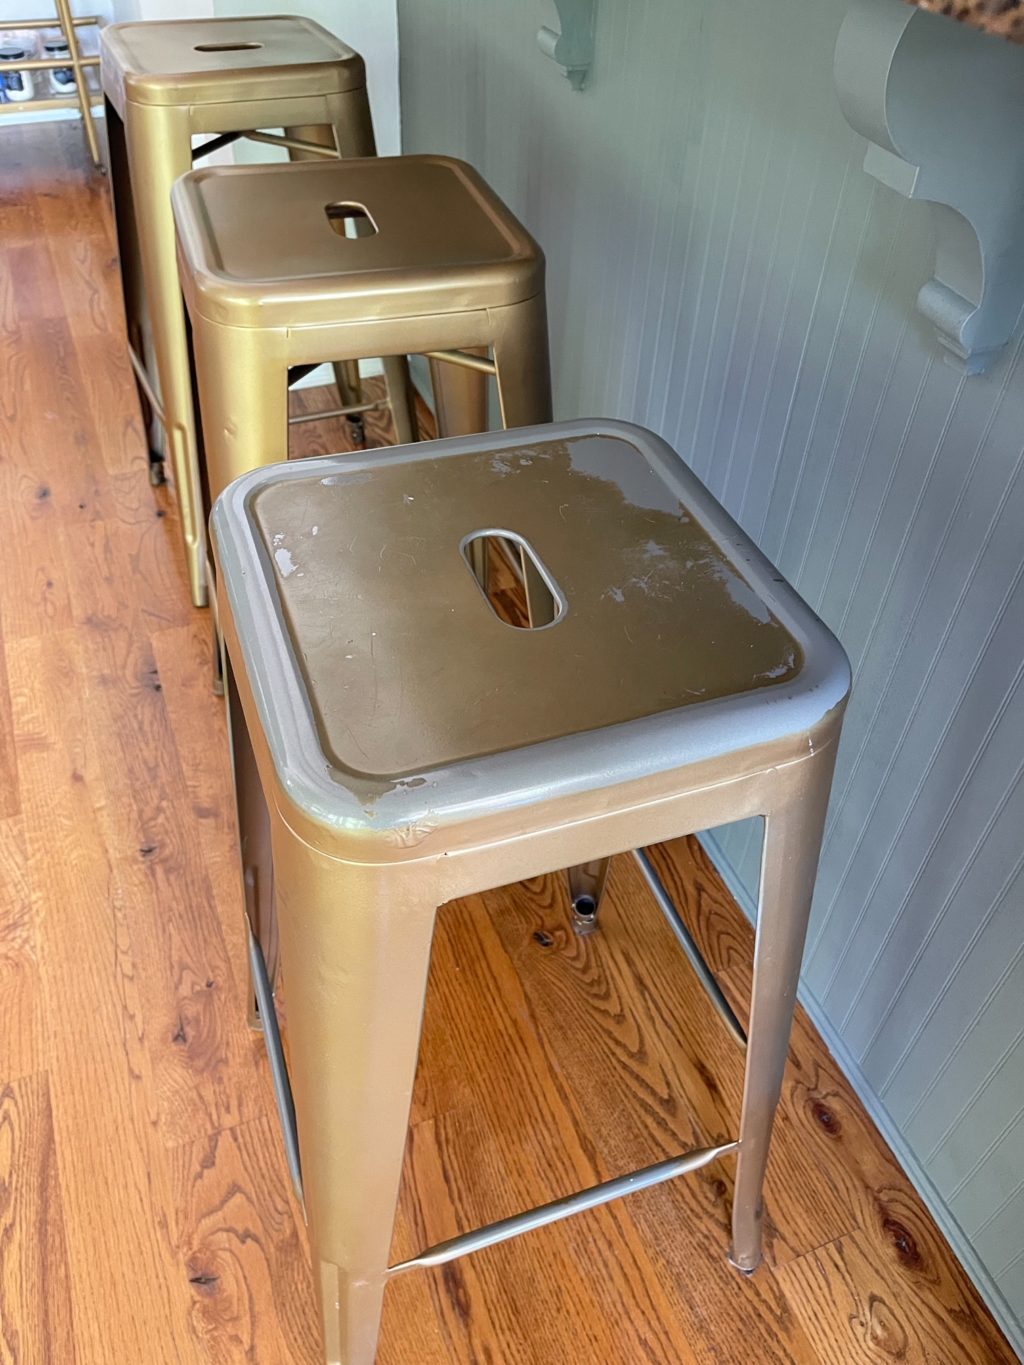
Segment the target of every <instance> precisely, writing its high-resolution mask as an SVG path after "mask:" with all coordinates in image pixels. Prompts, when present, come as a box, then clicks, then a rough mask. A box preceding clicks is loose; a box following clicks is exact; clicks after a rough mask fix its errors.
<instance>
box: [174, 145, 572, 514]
mask: <svg viewBox="0 0 1024 1365" xmlns="http://www.w3.org/2000/svg"><path fill="white" fill-rule="evenodd" d="M172 200H173V207H174V216H175V220H176V222H177V227H178V252H179V267H180V273H181V283H182V289H183V292H184V295H185V300H186V303H187V305H188V312H189V317H190V319H191V323H192V339H193V344H194V348H195V365H196V375H197V380H198V385H199V400H200V409H201V412H202V424H203V442H204V448H205V458H206V467H207V473H208V476H209V481H210V492H211V495H212V497H214V498H216V496H217V495H218V493H220V491H221V490H222V489H223V488H224V487H225V486H226V485H227V484H228V483H230V481H231V480H232V479H234V478H237V477H238V475H240V474H243V473H245V472H246V471H247V470H249V469H252V468H254V467H255V466H257V465H261V464H270V463H272V462H273V461H276V460H280V459H281V458H282V457H283V453H284V451H285V450H286V448H287V447H286V442H285V436H286V432H287V421H288V405H287V390H286V387H285V380H286V375H287V373H288V370H289V368H290V367H292V366H295V365H306V364H317V363H319V362H321V361H323V360H327V359H331V358H334V359H339V358H340V359H352V360H356V359H360V358H362V357H364V356H371V355H393V354H396V353H397V354H401V355H407V354H412V353H414V352H415V353H424V354H428V355H432V356H434V357H439V358H441V359H442V360H446V361H448V362H450V363H453V364H458V365H462V366H466V367H469V368H471V369H473V370H475V371H478V372H481V371H482V372H485V373H489V374H494V375H495V376H496V378H497V387H498V395H499V399H500V403H501V412H502V418H503V421H504V425H505V426H524V425H527V424H529V423H532V422H543V421H547V420H549V418H550V416H551V381H550V376H549V372H548V343H547V318H546V312H545V303H544V257H543V254H542V253H541V250H540V248H539V247H538V246H537V244H536V242H534V240H533V239H532V238H531V237H530V235H529V233H528V232H527V231H526V229H525V228H524V227H523V226H522V224H520V223H519V222H518V220H517V219H516V218H515V217H513V215H512V213H511V212H510V211H509V210H508V209H507V208H506V207H505V205H504V204H503V203H502V202H501V200H500V199H499V198H498V197H497V195H495V194H494V192H493V191H492V190H491V189H489V188H488V186H487V185H486V184H485V183H484V181H483V180H482V179H481V178H480V176H479V175H478V174H477V173H476V172H475V171H474V170H473V169H472V167H470V166H467V165H466V164H465V163H464V162H461V161H454V160H451V159H450V158H447V157H439V156H400V157H381V158H378V159H376V160H362V161H349V162H339V161H335V162H317V163H311V162H306V163H302V164H299V165H263V166H232V167H211V168H210V169H208V170H199V171H193V172H191V173H190V174H189V175H186V176H183V177H182V179H181V180H179V181H178V183H177V184H176V185H175V187H174V193H173V196H172ZM267 204H275V205H278V206H280V211H279V212H275V213H270V212H266V211H261V206H264V205H267ZM481 347H486V348H489V349H490V350H491V351H492V353H493V359H488V358H487V357H486V356H480V355H475V354H472V353H470V348H481ZM382 348H383V349H382Z"/></svg>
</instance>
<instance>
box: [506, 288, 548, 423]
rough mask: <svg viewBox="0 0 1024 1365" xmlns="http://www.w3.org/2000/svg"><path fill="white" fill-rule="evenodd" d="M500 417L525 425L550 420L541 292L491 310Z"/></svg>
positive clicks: (545, 313) (546, 337) (545, 318)
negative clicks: (504, 306) (496, 309)
mask: <svg viewBox="0 0 1024 1365" xmlns="http://www.w3.org/2000/svg"><path fill="white" fill-rule="evenodd" d="M491 317H492V320H493V322H494V325H495V334H494V340H493V344H492V350H493V353H494V365H495V369H496V371H497V380H498V398H499V400H500V402H501V421H502V425H503V426H505V427H528V426H533V425H534V424H535V423H538V422H550V421H551V368H550V364H549V360H548V323H547V311H546V309H545V306H544V296H543V294H541V295H538V296H537V297H536V298H533V299H529V300H528V301H527V302H526V303H518V304H516V305H515V306H514V307H511V308H503V309H500V310H499V311H497V312H495V313H492V315H491Z"/></svg>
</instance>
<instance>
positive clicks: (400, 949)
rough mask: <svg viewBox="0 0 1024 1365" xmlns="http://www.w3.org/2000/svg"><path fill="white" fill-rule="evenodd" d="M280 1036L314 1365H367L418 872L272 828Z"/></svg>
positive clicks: (424, 934)
mask: <svg viewBox="0 0 1024 1365" xmlns="http://www.w3.org/2000/svg"><path fill="white" fill-rule="evenodd" d="M274 853H275V858H276V875H277V881H276V885H277V895H278V911H279V923H280V933H281V951H282V964H283V968H284V972H285V975H286V977H287V980H288V981H289V982H291V983H295V988H294V993H293V994H291V995H290V996H289V999H288V1041H289V1054H290V1058H291V1070H292V1083H293V1093H294V1099H295V1112H296V1119H297V1126H298V1135H299V1147H300V1150H301V1155H302V1183H303V1191H304V1195H305V1204H306V1214H307V1219H308V1222H309V1232H310V1243H311V1248H312V1256H313V1273H314V1278H315V1280H316V1281H317V1285H318V1288H319V1293H320V1305H321V1313H322V1319H323V1329H324V1343H325V1347H326V1360H327V1362H328V1365H372V1362H373V1360H374V1356H375V1351H376V1346H377V1335H378V1331H379V1326H380V1313H381V1307H382V1302H383V1294H384V1284H385V1280H386V1276H387V1267H388V1264H389V1258H390V1249H391V1234H392V1225H393V1222H394V1214H395V1207H396V1204H397V1201H398V1189H399V1182H400V1179H401V1174H402V1159H403V1156H404V1152H405V1143H406V1136H407V1129H408V1120H409V1104H410V1100H411V1098H412V1088H413V1081H414V1079H415V1074H416V1060H417V1055H418V1051H419V1038H420V1025H421V1020H422V1015H423V1001H424V994H425V991H426V984H427V972H428V967H429V962H430V945H431V939H432V936H433V926H434V918H435V906H434V905H433V904H432V903H431V902H430V900H429V896H425V894H424V890H426V891H429V890H430V881H429V876H430V874H429V870H427V882H426V887H425V888H424V885H423V882H422V881H421V880H420V878H421V877H422V869H421V870H420V871H419V872H418V873H415V872H412V871H410V869H408V868H405V869H400V870H395V871H391V872H390V873H389V870H388V869H382V868H380V867H377V868H369V867H358V866H352V865H345V864H342V863H339V862H337V861H335V860H332V859H331V858H329V857H327V856H326V855H324V854H322V853H320V852H318V851H317V850H314V849H312V848H311V847H310V846H309V845H308V844H306V843H304V842H302V841H301V840H300V839H299V838H298V836H297V835H295V834H293V833H292V832H291V831H290V830H288V829H287V828H285V827H284V826H283V824H282V825H275V831H274Z"/></svg>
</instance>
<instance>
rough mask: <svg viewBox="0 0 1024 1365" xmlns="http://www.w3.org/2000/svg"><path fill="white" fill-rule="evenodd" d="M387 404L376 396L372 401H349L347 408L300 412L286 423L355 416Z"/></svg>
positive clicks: (323, 420) (296, 424) (293, 424)
mask: <svg viewBox="0 0 1024 1365" xmlns="http://www.w3.org/2000/svg"><path fill="white" fill-rule="evenodd" d="M387 405H388V403H387V399H386V398H376V399H374V401H373V402H372V403H350V404H349V406H348V407H347V408H327V409H326V410H325V411H324V412H300V413H296V415H295V416H294V417H289V418H288V425H289V426H291V427H294V426H298V424H299V423H300V422H326V420H327V419H328V417H355V416H357V415H358V414H359V413H360V412H376V411H377V410H378V409H380V408H386V407H387Z"/></svg>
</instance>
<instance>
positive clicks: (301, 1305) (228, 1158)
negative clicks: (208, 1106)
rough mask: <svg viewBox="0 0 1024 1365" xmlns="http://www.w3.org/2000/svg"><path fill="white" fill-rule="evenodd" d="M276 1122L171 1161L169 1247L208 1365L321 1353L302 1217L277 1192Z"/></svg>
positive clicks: (270, 1362) (275, 1364) (244, 1129)
mask: <svg viewBox="0 0 1024 1365" xmlns="http://www.w3.org/2000/svg"><path fill="white" fill-rule="evenodd" d="M275 1125H276V1118H275V1119H272V1120H271V1119H257V1120H254V1121H253V1122H250V1123H243V1124H240V1125H239V1126H238V1127H236V1128H232V1129H230V1130H228V1131H225V1132H220V1133H213V1134H211V1135H210V1136H209V1137H208V1138H205V1139H203V1140H202V1141H199V1142H196V1143H193V1144H190V1145H189V1146H183V1147H179V1148H178V1149H177V1150H176V1151H175V1152H174V1153H173V1156H172V1176H171V1188H172V1193H173V1206H174V1210H175V1223H174V1241H175V1247H176V1252H177V1256H178V1258H179V1260H180V1262H181V1263H182V1264H183V1265H184V1266H185V1268H186V1270H187V1274H188V1283H189V1286H190V1288H191V1292H192V1307H191V1312H190V1323H191V1328H192V1331H193V1333H194V1335H195V1338H196V1340H197V1341H198V1343H199V1344H200V1347H201V1350H202V1357H203V1359H204V1360H205V1361H208V1362H210V1365H233V1362H235V1361H246V1362H251V1365H280V1362H281V1361H292V1362H300V1361H301V1362H308V1363H309V1365H315V1363H316V1362H317V1361H318V1360H319V1359H320V1358H321V1357H320V1343H319V1336H318V1330H317V1323H316V1319H315V1315H314V1314H313V1313H312V1312H311V1311H310V1309H311V1306H312V1301H313V1279H312V1273H311V1271H310V1265H309V1249H308V1247H307V1245H306V1239H305V1230H304V1228H303V1227H302V1215H301V1211H300V1210H299V1208H298V1206H297V1205H296V1203H295V1201H294V1199H293V1198H292V1197H291V1194H290V1191H289V1189H288V1186H287V1184H286V1183H285V1182H282V1179H281V1175H282V1171H283V1169H284V1151H283V1148H282V1145H281V1139H280V1136H279V1134H278V1132H277V1129H276V1126H275Z"/></svg>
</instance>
